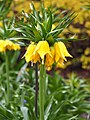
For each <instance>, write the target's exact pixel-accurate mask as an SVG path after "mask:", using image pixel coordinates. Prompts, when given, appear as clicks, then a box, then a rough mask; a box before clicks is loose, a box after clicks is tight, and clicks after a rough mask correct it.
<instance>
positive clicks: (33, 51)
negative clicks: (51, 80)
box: [24, 41, 72, 70]
mask: <svg viewBox="0 0 90 120" xmlns="http://www.w3.org/2000/svg"><path fill="white" fill-rule="evenodd" d="M24 57H25V60H26V62H30V61H31V62H33V63H36V62H42V64H45V67H46V69H47V70H50V69H51V68H52V64H53V63H56V64H57V65H58V66H59V67H62V66H63V64H64V60H65V61H67V59H66V58H65V57H72V56H71V55H70V54H69V53H68V51H67V49H66V47H65V45H64V43H63V42H55V43H54V46H51V47H50V46H49V44H48V42H47V41H39V42H38V43H37V44H36V43H34V42H32V43H31V44H30V45H29V46H28V48H27V51H26V53H25V55H24Z"/></svg>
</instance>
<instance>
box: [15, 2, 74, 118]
mask: <svg viewBox="0 0 90 120" xmlns="http://www.w3.org/2000/svg"><path fill="white" fill-rule="evenodd" d="M30 7H31V13H30V14H27V13H25V12H24V11H23V18H22V19H21V20H20V22H19V24H18V27H17V28H15V30H16V31H18V32H20V33H21V34H22V36H21V37H19V39H22V40H21V42H22V43H24V44H25V45H26V46H27V50H26V53H25V54H24V56H23V57H25V60H26V62H31V63H34V64H37V63H38V65H39V68H40V76H39V110H40V120H44V100H45V73H46V70H51V69H52V66H53V64H56V65H57V66H58V67H62V66H63V65H64V61H67V59H66V57H72V56H71V55H70V54H69V52H68V51H67V48H66V46H65V44H64V42H65V41H67V40H68V39H62V38H59V37H58V35H59V34H61V33H62V32H63V30H64V29H65V28H66V27H67V26H68V25H69V24H70V23H71V21H72V20H73V19H74V18H75V16H73V15H74V13H68V14H67V15H66V16H64V17H62V15H63V13H61V14H60V15H59V16H57V15H56V14H55V11H56V10H54V11H53V10H51V8H47V9H45V7H44V5H43V4H42V5H41V9H40V11H37V10H36V9H35V7H34V5H33V3H31V5H30ZM60 16H61V18H60ZM17 39H18V38H17Z"/></svg>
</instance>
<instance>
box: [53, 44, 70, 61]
mask: <svg viewBox="0 0 90 120" xmlns="http://www.w3.org/2000/svg"><path fill="white" fill-rule="evenodd" d="M54 49H55V61H56V62H58V61H59V60H60V59H63V60H65V61H67V59H66V58H65V57H72V56H71V55H70V54H69V52H68V51H67V48H66V46H65V45H64V43H63V42H56V43H55V44H54Z"/></svg>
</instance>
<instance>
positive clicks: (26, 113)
mask: <svg viewBox="0 0 90 120" xmlns="http://www.w3.org/2000/svg"><path fill="white" fill-rule="evenodd" d="M21 111H22V114H23V117H24V120H29V117H28V108H27V107H24V106H22V107H21Z"/></svg>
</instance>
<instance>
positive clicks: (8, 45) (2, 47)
mask: <svg viewBox="0 0 90 120" xmlns="http://www.w3.org/2000/svg"><path fill="white" fill-rule="evenodd" d="M19 49H20V46H19V45H18V44H14V43H13V42H11V41H9V40H0V52H4V53H5V60H6V79H7V95H6V104H7V105H8V104H9V99H10V90H9V87H10V86H9V59H8V55H7V51H8V50H9V51H11V50H19Z"/></svg>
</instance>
